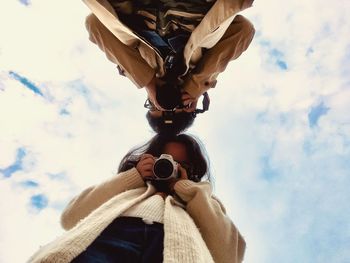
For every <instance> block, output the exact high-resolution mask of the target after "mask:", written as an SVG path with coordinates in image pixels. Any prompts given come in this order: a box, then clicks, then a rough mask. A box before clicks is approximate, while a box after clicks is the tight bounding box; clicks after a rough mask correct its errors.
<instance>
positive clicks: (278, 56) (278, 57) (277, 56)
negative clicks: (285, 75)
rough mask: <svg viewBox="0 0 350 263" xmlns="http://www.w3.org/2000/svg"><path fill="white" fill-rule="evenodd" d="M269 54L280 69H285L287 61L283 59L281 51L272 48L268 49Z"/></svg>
mask: <svg viewBox="0 0 350 263" xmlns="http://www.w3.org/2000/svg"><path fill="white" fill-rule="evenodd" d="M269 55H270V56H271V57H272V58H273V60H274V61H275V64H276V65H277V66H278V67H279V68H280V69H281V70H287V69H288V65H287V62H285V60H284V54H283V52H282V51H280V50H278V49H276V48H273V49H271V50H270V52H269Z"/></svg>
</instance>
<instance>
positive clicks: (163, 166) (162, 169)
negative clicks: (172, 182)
mask: <svg viewBox="0 0 350 263" xmlns="http://www.w3.org/2000/svg"><path fill="white" fill-rule="evenodd" d="M173 169H174V167H173V164H172V163H171V162H170V161H169V160H167V159H160V160H157V161H156V162H155V163H154V166H153V172H154V174H155V175H156V176H157V177H159V178H162V179H166V178H168V177H170V176H171V175H172V174H173Z"/></svg>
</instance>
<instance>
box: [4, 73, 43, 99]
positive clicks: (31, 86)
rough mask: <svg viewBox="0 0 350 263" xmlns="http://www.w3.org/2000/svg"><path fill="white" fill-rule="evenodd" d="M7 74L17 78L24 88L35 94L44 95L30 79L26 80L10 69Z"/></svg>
mask: <svg viewBox="0 0 350 263" xmlns="http://www.w3.org/2000/svg"><path fill="white" fill-rule="evenodd" d="M9 75H10V76H11V77H13V78H14V79H15V80H18V81H19V82H20V83H22V84H23V85H24V86H25V87H26V88H28V89H30V90H31V91H33V92H34V93H35V94H38V95H40V96H42V97H44V94H43V93H42V92H41V90H40V89H39V88H38V87H37V86H35V84H34V83H32V82H31V81H30V80H28V79H27V78H26V77H23V76H21V75H19V74H18V73H16V72H14V71H10V72H9Z"/></svg>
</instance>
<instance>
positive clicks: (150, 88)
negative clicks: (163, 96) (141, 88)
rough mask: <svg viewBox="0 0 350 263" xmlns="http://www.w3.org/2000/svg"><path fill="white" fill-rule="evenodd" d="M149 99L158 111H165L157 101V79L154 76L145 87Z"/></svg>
mask: <svg viewBox="0 0 350 263" xmlns="http://www.w3.org/2000/svg"><path fill="white" fill-rule="evenodd" d="M145 89H146V92H147V95H148V99H149V100H150V101H151V102H152V104H153V105H154V106H155V107H156V108H157V110H164V109H163V108H162V107H161V106H160V105H159V103H158V101H157V78H156V76H154V77H153V78H152V80H151V81H150V83H148V84H147V85H146V86H145Z"/></svg>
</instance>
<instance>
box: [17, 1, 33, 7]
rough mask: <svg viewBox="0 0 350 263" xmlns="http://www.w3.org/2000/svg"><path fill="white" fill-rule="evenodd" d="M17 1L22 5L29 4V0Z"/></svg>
mask: <svg viewBox="0 0 350 263" xmlns="http://www.w3.org/2000/svg"><path fill="white" fill-rule="evenodd" d="M19 2H20V3H21V4H22V5H25V6H29V5H30V1H29V0H19Z"/></svg>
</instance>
